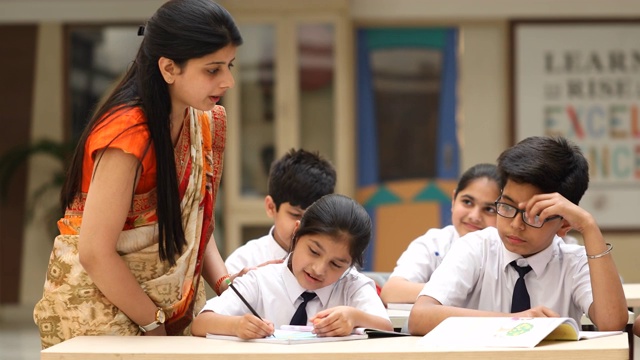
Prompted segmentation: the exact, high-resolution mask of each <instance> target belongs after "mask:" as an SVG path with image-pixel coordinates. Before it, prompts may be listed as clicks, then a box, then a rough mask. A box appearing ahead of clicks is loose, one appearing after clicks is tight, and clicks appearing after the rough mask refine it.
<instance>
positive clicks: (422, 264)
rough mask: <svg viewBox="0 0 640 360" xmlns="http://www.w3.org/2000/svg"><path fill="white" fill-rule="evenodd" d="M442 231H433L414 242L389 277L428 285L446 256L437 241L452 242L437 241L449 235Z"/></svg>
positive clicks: (401, 256)
mask: <svg viewBox="0 0 640 360" xmlns="http://www.w3.org/2000/svg"><path fill="white" fill-rule="evenodd" d="M439 230H440V229H431V230H429V231H427V233H426V234H424V235H422V236H420V237H418V238H416V239H415V240H413V241H412V242H411V243H410V244H409V246H408V247H407V249H406V250H405V251H404V252H403V253H402V255H400V258H399V259H398V262H397V264H396V267H395V268H394V269H393V273H391V275H390V276H389V277H394V276H398V277H402V278H404V279H406V280H408V281H410V282H414V283H426V282H427V281H429V279H430V278H431V275H432V274H433V272H434V271H435V269H436V268H437V267H438V265H439V264H440V260H441V259H439V258H440V257H442V256H444V254H441V253H440V252H439V250H438V246H437V245H438V243H437V241H447V240H448V241H451V240H450V239H437V237H438V236H443V235H445V234H447V233H446V232H444V231H439Z"/></svg>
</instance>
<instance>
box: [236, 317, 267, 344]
mask: <svg viewBox="0 0 640 360" xmlns="http://www.w3.org/2000/svg"><path fill="white" fill-rule="evenodd" d="M273 331H274V327H273V323H272V322H271V321H268V320H264V321H263V320H260V319H259V318H257V317H256V316H254V315H253V314H244V315H243V316H241V317H240V321H239V322H238V325H237V327H236V336H237V337H239V338H241V339H245V340H249V339H260V338H264V337H267V336H271V335H273Z"/></svg>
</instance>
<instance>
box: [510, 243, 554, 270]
mask: <svg viewBox="0 0 640 360" xmlns="http://www.w3.org/2000/svg"><path fill="white" fill-rule="evenodd" d="M559 241H562V239H561V238H560V237H558V236H554V238H553V241H552V242H551V244H550V245H549V246H547V247H546V248H545V249H544V250H542V251H540V252H539V253H537V254H535V255H532V256H529V257H527V258H523V257H522V255H519V254H516V253H512V252H511V251H509V250H507V248H506V247H504V246H503V247H502V259H503V261H504V262H503V267H504V270H505V271H506V268H507V267H508V266H509V264H510V263H511V262H512V261H513V260H518V265H519V266H527V265H529V266H531V269H533V272H534V273H535V274H536V275H539V274H542V272H543V271H544V269H545V268H546V267H547V264H548V263H549V262H550V261H551V259H553V258H554V256H555V255H556V253H557V250H556V249H557V247H558V242H559Z"/></svg>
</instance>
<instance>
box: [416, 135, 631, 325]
mask: <svg viewBox="0 0 640 360" xmlns="http://www.w3.org/2000/svg"><path fill="white" fill-rule="evenodd" d="M498 173H499V174H500V178H501V188H502V193H501V195H500V198H499V199H498V201H497V202H496V211H497V213H498V215H499V216H498V218H497V221H496V228H493V227H489V228H486V229H484V230H480V231H476V232H473V233H469V234H467V235H466V236H465V237H464V238H461V239H460V241H457V242H455V243H454V244H453V246H452V247H451V249H450V251H449V253H448V254H447V257H446V258H445V259H444V260H443V261H442V264H441V265H440V266H439V267H438V268H437V269H436V271H435V272H434V273H433V275H432V276H431V279H430V280H429V282H428V283H426V284H425V286H424V288H423V290H422V291H421V292H420V295H419V297H418V299H417V300H416V303H415V305H414V306H413V309H412V310H411V314H410V316H409V323H408V328H409V331H410V332H411V333H412V334H414V335H424V334H425V333H427V332H429V331H430V330H431V329H433V328H434V327H435V326H436V325H438V324H439V323H440V322H441V321H442V320H444V319H445V318H447V317H449V316H514V315H513V314H515V316H519V317H551V316H563V317H572V318H574V319H575V320H576V321H578V323H580V318H581V317H582V314H588V316H589V318H590V319H591V321H592V322H593V323H594V324H595V325H596V327H597V328H598V329H599V330H601V331H607V330H622V329H623V328H624V327H625V324H626V322H627V319H628V314H627V304H626V300H625V297H624V292H623V290H622V284H621V282H620V276H619V275H618V271H617V270H616V266H615V264H614V261H613V258H612V256H611V254H610V252H611V249H612V247H611V245H609V244H606V243H605V241H604V239H603V236H602V233H601V232H600V229H599V228H598V225H597V224H596V221H595V219H594V218H593V216H592V215H591V214H589V213H588V212H587V211H585V210H584V209H582V208H580V207H579V206H578V202H579V201H580V199H581V198H582V195H583V194H584V192H585V191H586V190H587V186H588V182H589V170H588V164H587V161H586V159H585V158H584V156H583V155H582V153H581V151H580V149H579V148H578V147H577V146H575V145H574V144H572V143H570V142H569V141H567V140H566V139H564V138H552V137H530V138H527V139H525V140H523V141H521V142H520V143H518V144H517V145H515V146H513V147H512V148H510V149H507V150H505V151H504V152H503V153H502V154H501V155H500V157H499V158H498ZM571 228H573V229H575V230H577V231H578V232H580V233H581V234H582V236H583V238H584V244H585V246H584V247H583V246H579V245H571V244H565V243H564V241H562V239H561V236H564V235H566V233H567V232H568V231H569V230H570V229H571ZM512 262H513V263H514V264H513V265H511V266H510V263H512ZM515 265H518V266H521V267H525V266H526V265H529V266H530V267H531V268H532V270H531V271H529V272H528V273H526V275H524V285H525V286H526V287H524V286H522V285H523V284H522V280H520V281H518V284H517V285H518V288H519V289H522V290H524V294H522V297H517V296H513V295H514V287H516V281H517V280H518V278H519V275H518V270H516V267H515ZM522 272H523V273H525V272H526V271H522ZM516 293H517V292H516ZM527 293H528V297H529V298H530V304H527V302H526V300H524V299H526V297H527ZM514 298H516V299H515V300H516V301H513V304H512V299H514ZM518 299H521V300H524V301H523V302H522V303H520V301H518ZM512 305H514V308H515V307H517V306H518V305H521V308H520V309H512Z"/></svg>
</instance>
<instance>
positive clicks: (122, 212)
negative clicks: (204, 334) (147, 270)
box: [78, 149, 165, 335]
mask: <svg viewBox="0 0 640 360" xmlns="http://www.w3.org/2000/svg"><path fill="white" fill-rule="evenodd" d="M101 156H102V157H101ZM96 158H97V159H99V161H96V166H95V168H94V171H93V179H92V181H91V186H90V188H89V192H88V194H87V200H86V203H85V209H84V213H83V218H82V227H81V229H80V240H79V244H78V252H79V257H80V263H81V264H82V266H83V267H84V268H85V270H86V271H87V274H89V276H90V277H91V279H92V280H93V281H94V283H95V284H96V286H97V287H98V289H100V291H101V292H102V293H103V294H104V295H105V296H106V297H107V299H109V301H111V302H112V303H113V304H114V305H115V306H117V307H118V308H119V309H120V310H121V311H122V312H123V313H125V314H126V315H127V316H128V317H129V318H130V319H131V320H133V321H134V322H135V323H136V324H138V325H147V324H150V323H152V322H153V321H155V313H156V310H157V306H156V304H155V303H154V302H153V301H152V300H151V299H150V298H149V296H147V294H146V293H145V292H144V291H143V290H142V288H141V287H140V284H139V283H138V281H137V279H136V278H135V277H134V275H133V274H132V273H131V271H130V270H129V267H128V266H127V264H126V263H125V262H124V261H123V260H122V259H121V258H120V255H119V254H118V253H117V252H116V243H117V242H118V238H119V237H120V234H121V232H122V228H123V226H124V222H125V220H126V217H127V214H128V212H129V209H130V208H131V198H132V195H133V189H134V187H135V184H136V182H137V179H136V169H137V167H138V165H139V162H138V159H136V157H135V156H133V155H130V154H126V153H125V152H124V151H122V150H119V149H107V150H104V151H102V152H101V153H99V154H97V155H96ZM147 334H150V335H165V330H164V326H160V327H159V328H157V329H155V330H153V331H150V332H147Z"/></svg>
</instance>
